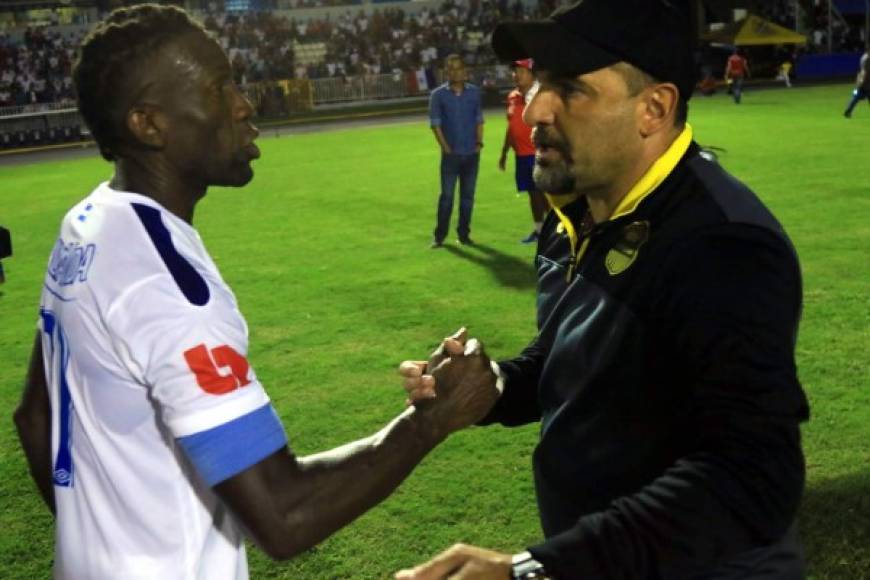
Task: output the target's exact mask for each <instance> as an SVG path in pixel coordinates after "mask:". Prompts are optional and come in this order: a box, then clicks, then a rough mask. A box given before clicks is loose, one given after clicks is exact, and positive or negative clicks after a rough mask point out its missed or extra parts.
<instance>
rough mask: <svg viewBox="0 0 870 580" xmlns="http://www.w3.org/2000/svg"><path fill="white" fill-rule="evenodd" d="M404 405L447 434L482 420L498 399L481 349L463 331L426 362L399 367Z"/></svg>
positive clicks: (409, 362) (490, 366) (475, 341)
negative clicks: (429, 418)
mask: <svg viewBox="0 0 870 580" xmlns="http://www.w3.org/2000/svg"><path fill="white" fill-rule="evenodd" d="M399 374H401V375H402V377H403V379H404V380H403V386H404V388H405V392H406V393H407V395H408V400H407V401H406V402H407V404H408V405H414V406H416V407H417V408H418V409H419V410H420V411H423V412H426V413H431V414H432V415H433V416H434V417H435V418H436V420H437V421H438V422H439V424H440V425H441V426H442V427H443V428H444V429H445V430H446V432H447V434H449V433H452V432H454V431H458V430H459V429H463V428H465V427H468V426H469V425H473V424H474V423H477V422H478V421H480V420H481V419H483V418H484V417H485V416H486V414H487V413H488V412H489V410H490V409H491V408H492V406H493V404H495V401H496V399H498V396H499V393H498V389H496V386H495V385H496V375H495V373H494V372H493V369H492V364H491V363H490V360H489V357H488V356H487V355H486V353H485V352H484V350H483V346H482V345H481V344H480V342H479V341H478V340H477V339H475V338H470V339H469V338H468V332H467V331H466V329H465V328H464V327H463V328H461V329H459V330H458V331H457V332H456V333H455V334H454V335H453V336H450V337H447V338H445V339H444V340H443V341H442V342H441V345H440V346H439V347H438V348H437V349H436V350H435V352H433V353H432V355H431V356H430V357H429V360H428V361H404V362H403V363H402V364H401V365H400V366H399Z"/></svg>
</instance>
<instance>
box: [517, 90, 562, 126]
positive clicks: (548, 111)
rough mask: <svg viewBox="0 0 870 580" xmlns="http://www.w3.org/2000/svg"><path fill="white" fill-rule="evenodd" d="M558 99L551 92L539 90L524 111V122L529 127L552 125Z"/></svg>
mask: <svg viewBox="0 0 870 580" xmlns="http://www.w3.org/2000/svg"><path fill="white" fill-rule="evenodd" d="M556 100H557V97H556V95H554V94H553V93H552V92H551V91H546V90H543V89H542V90H539V91H538V93H537V94H536V95H535V96H534V97H532V100H531V101H529V103H528V104H527V105H526V108H525V109H524V110H523V122H524V123H525V124H526V125H528V126H529V127H534V126H536V125H552V124H553V122H554V120H555V105H556Z"/></svg>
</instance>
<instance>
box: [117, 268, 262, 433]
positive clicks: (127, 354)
mask: <svg viewBox="0 0 870 580" xmlns="http://www.w3.org/2000/svg"><path fill="white" fill-rule="evenodd" d="M215 292H221V290H220V289H217V290H213V294H214V293H215ZM106 320H107V324H108V327H109V332H110V334H111V335H112V342H113V345H114V347H115V351H116V353H117V354H118V356H119V358H120V360H121V361H122V364H123V365H124V366H125V367H126V368H127V370H128V371H129V372H130V373H131V374H132V376H133V377H134V378H135V379H136V380H137V382H139V383H140V384H142V385H143V387H144V388H147V389H148V391H149V395H150V396H151V398H152V399H153V401H154V403H155V405H156V407H157V408H158V409H159V414H160V418H161V420H162V421H163V422H164V423H165V424H166V426H167V427H168V428H169V431H170V432H171V433H172V435H173V436H174V437H175V438H183V437H188V436H191V435H194V434H197V433H203V432H207V431H209V430H212V429H215V428H217V427H219V426H222V425H225V424H229V423H231V422H233V421H234V420H237V419H239V418H241V417H244V416H246V415H248V414H250V413H253V412H255V411H258V410H260V409H262V408H263V407H264V406H268V405H269V397H268V396H267V395H266V392H265V390H264V389H263V387H262V385H261V384H260V382H259V381H258V380H257V377H256V375H255V373H254V371H253V369H252V368H251V367H250V365H249V363H248V360H247V355H248V337H247V326H246V324H245V321H244V319H243V318H242V315H241V313H240V312H239V311H238V309H237V308H236V307H235V303H234V302H233V301H230V300H228V299H226V297H224V298H223V299H221V298H220V297H219V296H215V295H212V296H211V298H210V299H209V300H208V302H206V303H205V304H202V305H196V304H193V303H191V302H189V301H188V300H187V299H186V298H185V296H184V295H183V294H182V293H181V292H179V291H178V288H177V287H176V285H175V283H174V281H173V280H172V277H171V276H168V275H160V274H157V275H154V276H152V277H150V278H148V279H146V280H144V281H141V282H139V283H138V284H137V285H136V286H135V287H131V288H130V289H129V290H128V291H127V292H126V294H125V295H124V296H123V297H121V298H120V299H119V300H117V301H116V302H115V303H114V304H113V305H112V306H111V308H110V309H109V311H108V312H107V315H106Z"/></svg>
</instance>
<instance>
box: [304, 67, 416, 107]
mask: <svg viewBox="0 0 870 580" xmlns="http://www.w3.org/2000/svg"><path fill="white" fill-rule="evenodd" d="M311 88H312V94H313V96H314V104H315V105H324V104H329V103H346V102H352V101H376V100H380V99H397V98H401V97H407V96H411V95H412V92H411V91H410V90H409V87H408V85H407V83H406V81H405V75H403V74H395V75H393V74H387V75H363V76H357V77H347V78H342V77H332V78H326V79H312V80H311Z"/></svg>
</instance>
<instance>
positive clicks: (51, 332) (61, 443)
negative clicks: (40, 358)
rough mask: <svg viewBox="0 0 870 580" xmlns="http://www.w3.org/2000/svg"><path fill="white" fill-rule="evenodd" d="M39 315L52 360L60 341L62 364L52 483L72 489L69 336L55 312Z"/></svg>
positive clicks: (59, 358) (59, 379)
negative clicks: (67, 336)
mask: <svg viewBox="0 0 870 580" xmlns="http://www.w3.org/2000/svg"><path fill="white" fill-rule="evenodd" d="M39 315H40V316H41V317H42V330H43V332H45V333H46V334H47V335H48V336H49V337H50V340H51V348H52V352H50V353H49V357H51V358H52V359H54V357H55V353H54V348H55V339H57V348H58V349H59V352H58V353H57V359H58V362H59V365H58V366H59V368H58V369H57V374H58V383H59V385H58V395H59V397H58V398H59V401H58V407H59V409H57V410H56V412H57V413H58V414H59V417H58V420H57V427H58V435H57V455H56V456H55V459H54V465H53V466H52V481H53V482H54V485H57V486H60V487H72V485H73V463H72V433H71V431H72V410H73V404H72V397H71V396H70V392H69V383H68V382H67V379H66V373H67V368H68V366H69V347H68V346H67V339H66V334H65V333H64V331H63V328H62V327H61V325H60V323H59V322H58V321H57V318H56V317H55V315H54V313H53V312H51V311H49V310H45V309H40V311H39Z"/></svg>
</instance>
